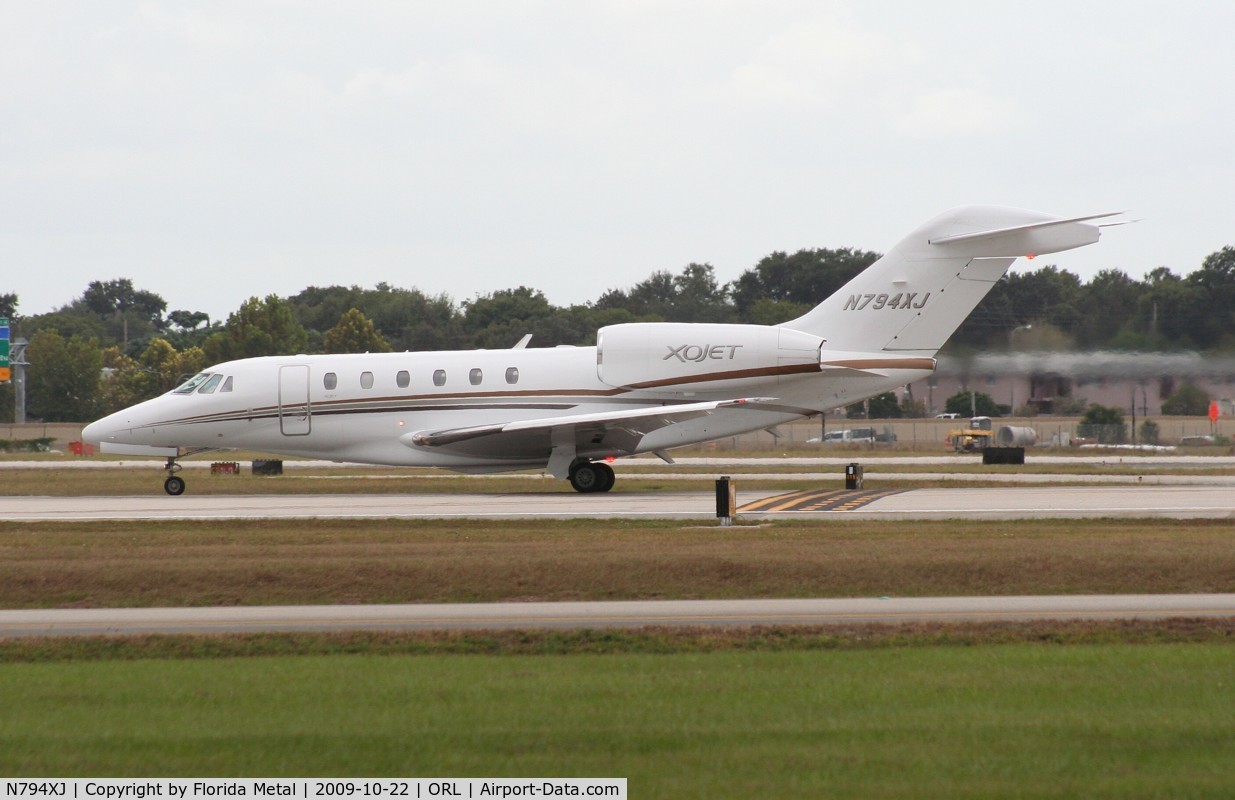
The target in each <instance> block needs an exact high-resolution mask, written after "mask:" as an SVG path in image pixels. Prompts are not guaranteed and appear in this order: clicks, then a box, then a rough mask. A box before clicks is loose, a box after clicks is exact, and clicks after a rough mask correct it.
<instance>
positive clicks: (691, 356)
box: [661, 344, 742, 363]
mask: <svg viewBox="0 0 1235 800" xmlns="http://www.w3.org/2000/svg"><path fill="white" fill-rule="evenodd" d="M665 347H667V348H668V349H669V355H667V356H665V357H664V358H662V359H661V361H668V360H669V359H671V358H676V359H677V360H678V361H681V362H683V363H685V362H687V361H694V362H696V363H698V362H701V361H707V360H708V359H712V360H714V361H721V360H724V359H732V358H733V357H734V355H736V354H737V352H738V350H739V349H740V348H741V347H742V345H740V344H680V345H678V346H677V347H674V346H673V345H671V344H667V345H665ZM726 353H728V354H729V355H727V356H726V355H725V354H726Z"/></svg>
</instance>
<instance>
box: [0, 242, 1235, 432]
mask: <svg viewBox="0 0 1235 800" xmlns="http://www.w3.org/2000/svg"><path fill="white" fill-rule="evenodd" d="M878 258H879V254H878V253H874V252H870V251H863V250H856V249H852V248H841V249H825V248H820V249H805V250H799V251H798V252H796V253H792V254H790V253H785V252H774V253H772V254H770V255H768V256H766V257H764V258H763V259H761V260H760V261H759V262H758V263H757V264H755V265H754V266H753V267H751V268H750V269H748V270H746V271H744V272H743V273H742V274H741V275H739V276H738V278H737V279H736V280H734V281H732V282H730V283H724V282H721V281H719V280H718V279H717V277H716V272H715V269H714V268H713V267H712V265H710V264H697V263H691V264H688V265H686V266H685V267H684V268H683V269H682V270H681V271H680V272H677V273H674V272H670V271H667V270H661V271H657V272H653V273H652V274H651V275H650V276H649V277H648V278H647V279H645V280H643V281H641V282H639V283H637V284H635V285H634V286H632V287H629V288H626V289H618V288H611V289H609V290H607V291H605V292H604V293H602V294H601V295H600V296H599V297H597V299H596V300H594V301H591V302H587V303H581V304H574V305H569V306H555V305H553V304H552V303H550V302H549V300H548V299H547V298H546V297H545V295H544V293H543V292H542V291H540V290H538V289H533V288H529V287H527V286H519V287H518V288H513V289H499V290H496V291H493V292H490V293H488V294H481V295H477V296H476V297H474V298H472V299H470V300H463V301H461V302H456V301H455V300H453V299H452V298H451V297H449V296H447V295H444V294H439V295H428V294H425V293H424V292H422V291H420V290H419V289H415V288H400V287H394V286H391V285H389V284H387V283H379V284H378V285H377V286H375V287H373V288H361V287H359V286H326V287H317V286H310V287H308V288H306V289H304V290H302V291H301V292H299V293H298V294H295V295H292V296H289V297H278V296H276V295H270V296H267V297H264V298H260V297H250V298H249V299H247V300H245V301H244V303H243V304H242V305H241V306H240V308H239V309H237V310H236V311H234V312H232V313H231V314H230V315H229V316H228V318H227V319H226V320H212V319H210V317H209V316H208V315H207V314H205V313H203V312H200V311H192V310H184V309H173V310H170V311H169V310H168V308H167V303H166V302H165V301H164V300H163V298H162V297H160V296H159V295H157V294H155V293H153V292H149V291H145V290H142V289H139V288H137V287H135V286H134V285H133V283H132V281H131V280H129V279H124V278H122V279H117V280H110V281H92V282H91V283H90V284H89V285H88V286H87V287H86V289H85V291H84V292H83V293H82V295H81V296H80V297H78V298H77V299H75V300H74V301H73V302H71V303H69V304H67V305H65V306H64V307H62V308H59V309H56V310H54V311H51V312H48V313H45V314H37V315H31V316H22V315H21V314H20V313H19V298H18V297H17V296H16V295H14V294H0V317H3V316H7V317H9V319H10V320H11V327H12V331H13V336H14V338H16V337H18V336H24V337H26V338H28V339H29V340H30V345H29V347H28V349H27V360H28V361H29V362H30V363H31V364H32V367H31V368H30V370H29V373H28V383H27V387H28V388H27V411H28V414H29V416H30V417H31V418H34V419H42V420H46V421H81V420H88V419H93V418H95V417H97V416H99V415H101V414H105V413H109V412H111V411H113V410H117V409H119V408H123V407H124V406H126V405H130V404H132V403H134V402H138V401H140V400H142V399H145V398H148V397H153V396H155V395H157V394H159V393H161V392H165V391H168V390H170V389H171V388H174V387H175V385H176V384H177V383H178V382H179V381H181V380H182V379H183V378H184V377H186V376H188V375H192V374H193V373H195V372H197V371H199V370H200V369H202V368H204V367H205V366H207V365H209V364H212V363H217V362H221V361H227V360H230V359H234V358H245V357H251V356H261V355H276V354H286V353H347V352H385V351H403V350H447V349H449V350H455V349H468V348H473V347H482V348H504V347H510V346H512V345H514V344H515V343H516V342H517V341H519V339H520V338H522V337H523V336H524V335H526V334H529V333H530V334H532V336H533V340H532V341H533V346H541V347H551V346H555V345H560V344H566V345H590V344H594V343H595V334H596V330H597V329H598V328H601V327H603V326H605V325H612V324H617V323H622V322H640V321H662V320H664V321H673V322H741V323H754V324H765V325H766V324H776V323H780V322H784V321H786V320H789V319H792V318H794V317H796V316H799V315H801V314H803V313H805V312H806V311H807V310H809V309H810V308H811V307H813V306H814V305H815V304H817V303H818V302H819V301H821V300H822V299H823V298H825V297H827V296H828V295H830V294H832V293H833V292H835V291H837V290H839V289H840V288H841V287H842V286H843V285H844V284H845V283H846V282H848V281H849V280H850V279H852V278H853V277H854V276H856V275H857V274H858V273H859V272H861V271H862V270H863V269H865V268H866V267H867V266H869V265H870V264H872V263H873V262H874V261H875V260H876V259H878ZM992 349H1026V350H1027V349H1035V350H1042V349H1046V350H1068V349H1080V350H1103V349H1114V350H1140V351H1172V350H1199V351H1215V352H1216V351H1223V352H1230V351H1235V247H1224V248H1223V249H1221V250H1219V251H1217V252H1214V253H1212V254H1210V255H1209V256H1208V257H1206V258H1205V260H1204V261H1203V263H1202V264H1201V266H1200V268H1199V269H1197V270H1196V271H1194V272H1192V273H1190V274H1187V275H1177V274H1175V273H1174V272H1172V271H1171V270H1170V269H1169V268H1167V267H1159V268H1157V269H1155V270H1153V271H1152V272H1150V273H1149V274H1147V275H1146V276H1145V277H1144V278H1143V279H1141V280H1135V279H1133V278H1131V277H1129V276H1128V275H1126V274H1125V273H1123V272H1121V271H1118V270H1106V271H1103V272H1100V273H1098V274H1097V275H1095V276H1094V277H1093V278H1092V279H1091V280H1089V281H1086V282H1082V281H1081V279H1080V278H1079V277H1078V276H1077V275H1075V274H1073V273H1071V272H1069V271H1067V270H1061V269H1058V268H1057V267H1055V266H1043V267H1040V268H1038V269H1036V270H1032V271H1027V272H1019V273H1015V274H1009V275H1008V276H1005V277H1004V279H1003V280H1001V281H999V283H997V284H996V285H995V287H994V289H993V290H992V291H991V292H990V293H989V294H988V295H987V297H986V298H985V299H984V300H983V301H982V303H981V304H980V305H979V306H978V307H977V309H975V311H974V312H973V314H971V315H970V317H969V318H968V319H967V320H966V321H965V322H964V324H962V325H961V327H960V329H959V330H958V331H957V333H956V334H955V335H954V336H953V337H952V339H951V341H950V342H949V343H948V346H947V350H948V351H950V352H952V353H953V354H957V355H963V354H965V353H967V352H976V351H979V350H982V351H989V350H992ZM12 403H13V395H12V387H11V385H5V386H0V418H3V419H12Z"/></svg>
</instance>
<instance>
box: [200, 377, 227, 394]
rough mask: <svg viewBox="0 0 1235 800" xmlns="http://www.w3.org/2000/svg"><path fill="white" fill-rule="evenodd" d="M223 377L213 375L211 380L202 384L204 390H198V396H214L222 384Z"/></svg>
mask: <svg viewBox="0 0 1235 800" xmlns="http://www.w3.org/2000/svg"><path fill="white" fill-rule="evenodd" d="M222 380H223V376H222V375H211V376H210V379H209V380H207V381H206V382H205V383H203V384H202V388H200V389H198V390H197V393H198V394H214V390H215V389H217V388H219V383H220V382H222Z"/></svg>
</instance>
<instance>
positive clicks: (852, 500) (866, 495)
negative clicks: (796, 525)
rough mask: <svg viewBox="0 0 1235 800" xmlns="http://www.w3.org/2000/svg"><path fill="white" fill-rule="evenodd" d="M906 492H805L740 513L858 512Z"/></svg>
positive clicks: (757, 503) (748, 507) (750, 506)
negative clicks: (881, 500)
mask: <svg viewBox="0 0 1235 800" xmlns="http://www.w3.org/2000/svg"><path fill="white" fill-rule="evenodd" d="M902 491H904V490H903V489H879V490H869V491H862V490H853V489H804V490H801V491H797V492H790V493H788V494H782V495H777V496H776V497H769V498H766V499H764V500H757V501H755V502H753V503H747V504H746V505H744V506H742V507H741V508H739V509H738V513H739V514H741V513H743V512H747V513H749V512H752V511H855V510H857V509H859V508H862V507H863V506H866V505H869V504H870V503H873V502H875V501H876V500H878V499H880V498H882V497H888V496H890V495H894V494H900V493H901V492H902Z"/></svg>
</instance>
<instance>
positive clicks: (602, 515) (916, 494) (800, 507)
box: [0, 484, 1235, 521]
mask: <svg viewBox="0 0 1235 800" xmlns="http://www.w3.org/2000/svg"><path fill="white" fill-rule="evenodd" d="M836 493H837V490H835V489H834V488H831V487H829V488H826V489H820V490H818V492H817V496H818V497H820V498H824V497H825V496H832V497H835V496H836ZM808 494H809V493H803V492H791V493H786V492H777V491H769V490H758V491H744V490H742V489H741V487H740V484H739V490H738V502H739V509H738V513H739V516H740V517H742V518H744V519H749V520H759V519H776V518H787V517H831V518H836V517H840V516H843V517H846V518H853V519H1045V518H1078V519H1079V518H1101V517H1122V518H1129V517H1149V518H1169V519H1222V518H1226V517H1231V516H1235V492H1232V491H1230V488H1229V487H1222V486H1136V487H1122V486H1052V487H1049V488H1048V487H1027V486H1001V487H997V488H947V489H911V490H908V491H899V492H886V491H879V490H870V491H867V492H861V491H859V492H853V493H851V494H850V495H848V496H847V501H846V502H843V503H820V504H817V506H818V507H814V508H812V507H810V504H809V503H801V502H793V503H790V502H788V501H790V500H800V499H801V498H802V497H803V496H804V495H808ZM782 499H783V500H784V502H781V500H782ZM715 512H716V509H715V497H714V494H713V493H712V492H699V491H690V492H675V491H665V492H623V491H614V492H610V493H607V494H603V495H580V494H576V493H574V492H560V491H556V492H525V493H517V494H516V493H512V494H282V495H281V494H269V495H192V494H185V495H181V496H180V497H169V496H167V495H162V494H160V495H154V494H151V495H135V496H123V497H37V496H4V497H0V519H5V520H17V521H70V520H82V521H84V520H161V519H162V520H167V519H182V520H228V519H391V518H396V519H452V518H511V519H517V518H529V517H531V518H536V517H539V518H546V519H588V518H591V519H607V518H617V517H629V518H641V519H698V520H705V519H712V518H714V517H715Z"/></svg>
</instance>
